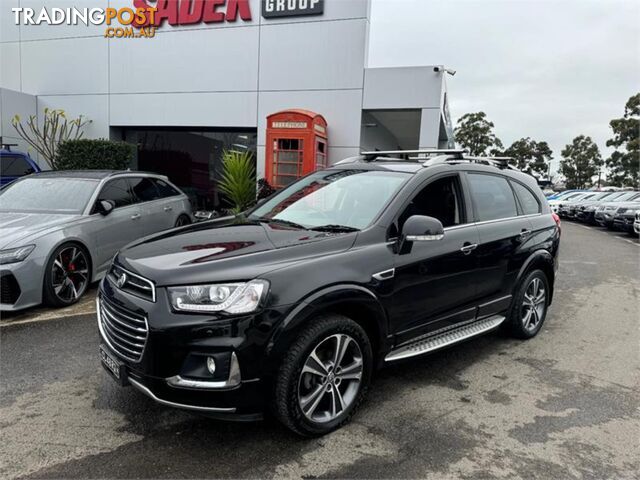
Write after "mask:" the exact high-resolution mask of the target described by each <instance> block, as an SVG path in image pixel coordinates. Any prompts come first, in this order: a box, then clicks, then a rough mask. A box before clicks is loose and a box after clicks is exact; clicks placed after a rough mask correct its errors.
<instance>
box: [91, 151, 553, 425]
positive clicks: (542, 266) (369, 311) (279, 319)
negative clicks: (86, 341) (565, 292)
mask: <svg viewBox="0 0 640 480" xmlns="http://www.w3.org/2000/svg"><path fill="white" fill-rule="evenodd" d="M435 153H437V155H436V154H434V152H433V151H429V152H425V151H413V152H406V151H404V152H376V153H365V154H363V155H361V156H358V157H354V158H351V159H347V160H344V161H342V162H340V163H339V164H337V165H334V166H332V167H330V168H329V169H327V170H322V171H318V172H314V173H312V174H310V175H308V176H307V177H304V178H302V179H300V180H298V181H297V182H295V183H293V184H291V185H290V186H288V187H286V188H284V189H283V190H281V191H280V192H278V193H276V194H275V195H273V196H271V197H270V198H268V199H267V200H266V201H265V202H263V203H261V204H259V205H258V206H257V207H256V208H254V209H253V210H251V211H249V212H247V213H244V214H242V215H239V216H236V217H229V218H223V219H218V220H213V221H208V222H204V223H200V224H196V225H191V226H188V227H183V228H179V229H175V230H171V231H168V232H164V233H161V234H157V235H154V236H151V237H148V238H145V239H142V240H140V241H139V242H137V243H134V244H132V245H129V246H128V247H127V248H125V249H123V250H122V251H121V252H119V254H118V255H117V256H116V258H114V261H113V265H112V268H111V270H110V272H109V273H108V275H107V277H106V278H105V279H104V280H103V281H102V284H101V286H100V291H99V294H98V300H97V301H98V325H99V328H100V334H101V340H102V345H101V346H100V355H101V359H102V363H103V365H104V366H105V368H106V369H107V370H108V371H109V372H110V373H111V374H112V375H113V377H114V378H116V379H117V380H118V381H119V382H120V383H121V384H122V385H127V384H131V385H133V386H134V387H135V388H137V389H138V390H140V391H141V392H143V393H145V394H146V395H148V396H149V397H151V398H152V399H154V400H156V401H157V402H160V403H161V404H164V405H168V406H172V407H179V408H185V409H189V410H195V411H199V412H204V413H207V414H210V415H213V416H227V417H234V418H236V419H245V420H248V419H256V418H260V417H261V416H262V412H264V411H265V410H268V408H269V407H270V409H271V411H272V412H273V413H274V414H275V416H276V417H277V418H278V419H279V420H281V421H282V422H283V423H284V424H285V425H286V426H288V427H289V428H291V429H292V430H294V431H295V432H298V433H300V434H303V435H320V434H324V433H327V432H329V431H331V430H333V429H336V428H338V427H339V426H341V425H342V424H344V423H345V422H346V421H348V420H349V418H350V417H351V416H352V415H353V413H354V411H355V410H356V408H357V407H358V405H359V404H360V403H361V402H362V401H363V399H364V397H365V394H366V392H367V389H368V387H369V383H370V381H371V377H372V374H373V372H374V371H375V370H376V368H378V367H380V366H382V365H384V364H387V363H390V362H395V361H399V360H402V359H406V358H409V357H413V356H417V355H421V354H424V353H427V352H431V351H434V350H437V349H439V348H442V347H446V346H448V345H451V344H453V343H457V342H460V341H462V340H465V339H467V338H470V337H473V336H476V335H480V334H482V333H485V332H488V331H490V330H493V329H496V328H498V327H502V328H503V329H504V330H506V331H508V332H509V333H510V334H512V335H514V336H515V337H517V338H522V339H527V338H531V337H533V336H534V335H536V334H537V333H538V332H539V331H540V328H541V327H542V324H543V322H544V319H545V316H546V313H547V308H548V307H549V305H550V304H551V299H552V296H553V286H554V277H555V271H556V267H557V258H558V248H559V242H560V226H559V220H558V219H557V217H555V216H554V215H553V214H552V213H551V211H550V209H549V206H548V205H547V202H546V201H545V198H544V196H543V195H542V192H541V191H540V189H539V188H538V186H537V184H536V181H535V179H534V178H533V177H531V176H528V175H526V174H523V173H520V172H518V171H514V170H512V169H510V168H508V167H507V166H506V165H503V164H502V162H501V161H494V160H489V159H483V158H470V157H467V156H465V155H464V154H463V153H461V152H460V151H437V152H435ZM427 154H429V156H428V157H426V158H428V159H425V156H426V155H427ZM394 155H395V156H398V157H399V158H389V157H390V156H394ZM411 155H413V156H414V157H413V158H414V159H413V160H411V158H412V157H411ZM416 155H418V157H417V158H416V157H415V156H416Z"/></svg>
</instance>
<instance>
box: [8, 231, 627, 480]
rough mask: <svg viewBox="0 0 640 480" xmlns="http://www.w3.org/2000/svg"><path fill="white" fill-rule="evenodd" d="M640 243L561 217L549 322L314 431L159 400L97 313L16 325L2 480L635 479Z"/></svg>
mask: <svg viewBox="0 0 640 480" xmlns="http://www.w3.org/2000/svg"><path fill="white" fill-rule="evenodd" d="M639 273H640V244H639V243H638V240H637V239H634V238H632V237H629V236H626V235H624V234H621V233H612V232H607V231H604V230H602V229H598V228H591V227H586V226H582V225H577V224H572V223H568V222H564V223H563V239H562V247H561V267H560V270H559V273H558V280H557V287H556V294H555V299H554V304H553V305H552V307H551V310H550V313H549V316H548V318H547V321H546V323H545V325H544V327H543V331H542V332H541V333H540V335H538V336H537V337H536V338H535V339H533V340H530V341H528V342H520V341H515V340H511V339H507V338H505V337H503V336H501V335H500V334H499V333H493V334H490V335H487V336H484V337H482V338H478V339H475V340H472V341H471V342H468V343H466V344H464V345H459V346H456V347H454V348H451V349H448V350H446V351H444V352H440V353H437V354H434V355H431V356H427V357H422V358H419V359H417V360H415V359H414V360H413V361H411V362H408V363H404V364H401V365H395V366H393V367H389V368H387V369H385V370H383V371H381V372H380V373H379V374H378V376H377V378H376V380H375V382H374V385H373V387H372V390H371V392H370V395H369V399H368V402H367V403H366V405H365V406H364V407H363V408H362V409H361V410H360V412H359V414H358V415H357V416H356V417H355V419H354V421H353V422H352V423H351V424H349V425H348V426H347V427H345V428H343V429H342V430H340V431H338V432H335V433H333V434H331V435H328V436H326V437H323V438H320V439H313V440H304V439H300V438H298V437H296V436H294V435H293V434H291V433H289V432H288V431H287V430H285V429H284V428H283V427H280V426H279V425H278V424H276V423H275V422H274V421H269V420H267V421H264V422H259V423H249V424H241V423H226V422H220V421H214V420H209V419H206V418H203V417H200V416H197V415H193V414H190V413H185V412H181V411H176V410H171V409H168V408H164V407H161V406H158V405H156V404H154V403H153V402H152V401H150V400H149V399H147V398H146V397H144V396H143V395H142V394H140V393H138V392H137V391H135V390H133V389H125V390H122V389H120V388H118V387H116V386H115V385H114V383H113V382H112V380H111V379H110V378H109V377H107V374H106V373H105V372H103V370H102V368H101V367H100V365H99V361H98V356H97V345H98V335H97V328H96V326H95V319H94V316H93V315H92V314H81V315H76V316H68V317H64V318H60V319H55V318H53V319H52V318H51V317H48V318H46V319H44V320H42V321H19V322H18V323H14V324H10V323H5V324H3V326H2V328H1V330H0V332H1V337H0V341H1V352H0V353H1V356H2V357H1V360H2V362H1V370H0V377H1V378H0V380H1V388H2V394H1V397H0V438H1V439H2V440H1V441H0V477H2V478H22V477H25V478H27V477H30V478H105V477H115V478H150V477H153V478H156V477H170V478H185V477H189V478H196V477H197V478H203V477H226V478H229V477H232V478H239V477H242V478H249V477H259V478H271V477H277V478H302V477H305V478H313V477H331V478H335V477H342V478H345V477H350V478H351V477H358V478H374V477H375V478H391V477H403V478H406V477H420V478H451V477H456V478H468V477H474V478H477V477H482V478H502V477H522V478H532V477H536V478H568V477H573V478H605V477H606V478H637V475H638V472H639V471H640V460H639V459H640V410H639V408H638V407H639V406H640V358H639V357H640V353H639V350H640V330H639V312H640V275H639Z"/></svg>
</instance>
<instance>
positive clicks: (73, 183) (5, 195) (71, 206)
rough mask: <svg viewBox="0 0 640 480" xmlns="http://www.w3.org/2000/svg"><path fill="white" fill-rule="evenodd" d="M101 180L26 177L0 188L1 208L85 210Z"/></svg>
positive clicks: (69, 212) (68, 211)
mask: <svg viewBox="0 0 640 480" xmlns="http://www.w3.org/2000/svg"><path fill="white" fill-rule="evenodd" d="M98 183H99V182H98V181H97V180H88V179H80V178H51V177H48V178H45V177H43V178H38V177H36V178H25V179H24V180H18V181H17V182H14V183H12V184H9V185H8V186H7V187H6V188H4V189H3V190H2V191H1V192H0V211H3V212H24V213H31V212H55V213H68V214H78V213H82V211H83V210H84V208H85V207H86V206H87V203H88V202H89V199H90V198H91V195H92V194H93V192H94V191H95V189H96V186H97V185H98Z"/></svg>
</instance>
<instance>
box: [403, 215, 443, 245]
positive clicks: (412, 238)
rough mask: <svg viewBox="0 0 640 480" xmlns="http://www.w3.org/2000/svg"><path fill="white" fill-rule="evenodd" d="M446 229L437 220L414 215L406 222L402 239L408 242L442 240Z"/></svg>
mask: <svg viewBox="0 0 640 480" xmlns="http://www.w3.org/2000/svg"><path fill="white" fill-rule="evenodd" d="M443 237H444V227H443V226H442V222H440V220H438V219H437V218H433V217H426V216H424V215H413V216H411V217H409V218H408V219H407V221H406V222H404V226H403V227H402V238H403V239H404V240H405V241H407V242H429V241H433V240H442V238H443Z"/></svg>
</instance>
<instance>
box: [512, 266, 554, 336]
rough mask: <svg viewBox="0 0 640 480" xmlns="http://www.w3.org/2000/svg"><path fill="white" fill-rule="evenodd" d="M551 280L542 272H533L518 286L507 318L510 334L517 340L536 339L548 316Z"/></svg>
mask: <svg viewBox="0 0 640 480" xmlns="http://www.w3.org/2000/svg"><path fill="white" fill-rule="evenodd" d="M549 294H550V289H549V280H548V279H547V276H546V275H545V274H544V272H543V271H542V270H533V271H531V272H530V273H529V274H527V275H526V276H525V278H524V279H523V280H522V281H521V282H520V284H519V285H518V289H517V291H516V294H515V296H514V297H513V302H512V304H511V309H510V311H509V315H508V317H507V325H506V326H507V328H508V330H509V333H510V334H511V335H512V336H514V337H516V338H522V339H527V338H532V337H535V336H536V335H537V334H538V332H539V331H540V329H541V328H542V324H543V323H544V320H545V318H546V316H547V307H548V306H549Z"/></svg>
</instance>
